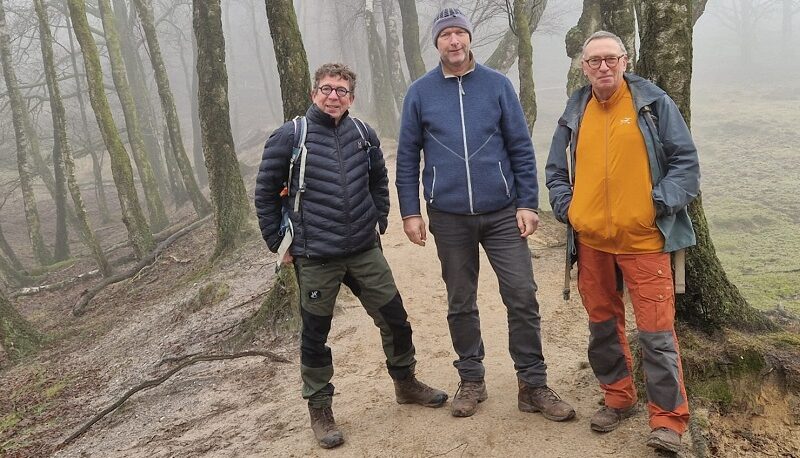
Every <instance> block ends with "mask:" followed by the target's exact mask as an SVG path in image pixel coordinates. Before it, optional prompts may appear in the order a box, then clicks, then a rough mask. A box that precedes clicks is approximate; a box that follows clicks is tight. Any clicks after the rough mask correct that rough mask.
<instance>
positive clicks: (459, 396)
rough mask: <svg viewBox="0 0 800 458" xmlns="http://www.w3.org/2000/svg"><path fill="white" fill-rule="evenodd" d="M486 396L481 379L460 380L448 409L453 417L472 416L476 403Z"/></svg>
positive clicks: (476, 406) (484, 384)
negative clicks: (475, 380) (474, 380)
mask: <svg viewBox="0 0 800 458" xmlns="http://www.w3.org/2000/svg"><path fill="white" fill-rule="evenodd" d="M488 398H489V393H487V392H486V383H485V382H484V381H483V380H481V381H479V382H472V381H469V380H462V381H461V382H460V383H459V384H458V390H457V391H456V395H455V396H453V402H452V403H451V404H450V411H451V413H452V414H453V416H454V417H469V416H472V414H474V413H475V411H476V410H478V403H479V402H483V401H485V400H486V399H488Z"/></svg>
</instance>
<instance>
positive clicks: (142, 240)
mask: <svg viewBox="0 0 800 458" xmlns="http://www.w3.org/2000/svg"><path fill="white" fill-rule="evenodd" d="M67 4H68V5H69V13H70V17H71V19H72V26H73V28H74V30H75V36H76V37H77V38H78V44H80V46H81V50H82V51H83V63H84V67H85V69H86V78H87V80H88V83H89V101H90V102H91V104H92V109H93V110H94V114H95V118H96V120H97V126H98V127H99V128H100V133H101V134H102V135H103V142H104V143H105V145H106V148H107V149H108V154H109V156H110V158H111V174H112V175H113V176H114V183H115V184H116V187H117V196H118V198H119V204H120V208H121V210H122V222H123V223H125V227H126V229H127V230H128V239H129V240H130V242H131V245H132V246H133V251H134V253H135V254H136V257H137V258H141V257H142V256H144V255H145V254H147V253H148V252H149V251H150V250H151V249H153V247H154V246H155V245H154V243H153V234H152V233H151V232H150V228H149V227H148V226H147V221H146V220H145V217H144V214H143V213H142V208H141V206H140V205H139V197H138V196H137V195H136V188H135V187H134V185H133V169H132V168H131V161H130V158H129V157H128V153H127V152H126V151H125V146H124V145H123V144H122V140H121V139H120V137H119V131H118V130H117V127H116V126H115V125H114V118H113V117H112V116H111V107H110V106H109V104H108V99H107V98H106V93H105V88H104V87H103V69H102V67H101V66H100V55H99V53H98V52H97V45H96V44H95V42H94V38H93V37H92V32H91V30H90V29H89V21H88V20H87V19H86V5H85V3H84V2H83V1H81V0H68V1H67Z"/></svg>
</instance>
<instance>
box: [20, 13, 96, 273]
mask: <svg viewBox="0 0 800 458" xmlns="http://www.w3.org/2000/svg"><path fill="white" fill-rule="evenodd" d="M33 2H34V7H35V9H36V16H37V18H38V20H39V40H40V44H41V47H42V62H43V66H44V74H45V79H46V81H47V91H48V93H49V95H50V113H51V115H52V118H53V143H54V144H55V147H54V148H53V149H54V151H58V152H59V153H60V157H61V160H60V161H57V160H55V154H54V162H55V164H56V183H57V184H58V183H59V175H61V176H62V177H63V178H62V179H65V181H66V184H67V187H68V188H69V192H70V195H71V196H72V202H73V204H74V205H75V211H76V214H77V221H78V225H79V228H80V233H81V238H82V240H83V242H84V244H85V245H86V246H87V247H88V248H89V250H91V252H92V255H93V256H94V258H95V260H96V261H97V265H98V267H99V268H100V272H101V273H102V274H103V276H108V275H109V274H110V273H111V267H110V266H109V264H108V260H107V259H106V256H105V254H103V250H102V249H101V248H100V244H99V243H97V238H96V237H95V234H94V231H92V228H91V226H90V225H89V219H88V217H87V215H86V208H85V207H84V205H83V198H82V197H81V191H80V187H79V186H78V181H77V180H76V179H75V163H74V162H73V160H72V150H71V148H70V145H69V142H68V141H67V119H66V114H65V110H64V103H63V102H62V100H61V89H60V88H59V86H58V78H57V77H56V71H55V65H54V63H53V36H52V34H51V32H50V25H49V24H50V22H49V20H48V15H47V10H46V8H45V5H44V0H33ZM59 164H60V166H59ZM64 194H66V190H64Z"/></svg>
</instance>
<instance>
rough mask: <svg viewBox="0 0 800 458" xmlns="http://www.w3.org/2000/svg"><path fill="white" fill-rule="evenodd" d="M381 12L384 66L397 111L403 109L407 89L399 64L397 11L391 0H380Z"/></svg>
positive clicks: (401, 67)
mask: <svg viewBox="0 0 800 458" xmlns="http://www.w3.org/2000/svg"><path fill="white" fill-rule="evenodd" d="M381 12H382V13H383V28H384V32H385V34H386V68H387V70H388V71H389V75H390V77H391V78H390V82H391V83H392V94H393V95H394V101H395V104H397V111H398V112H399V111H401V110H402V109H403V98H404V97H405V95H406V90H407V89H408V82H406V77H405V75H404V74H403V66H402V65H401V64H400V62H401V60H402V59H401V57H400V38H399V37H398V35H397V12H396V11H395V4H394V1H392V0H382V1H381Z"/></svg>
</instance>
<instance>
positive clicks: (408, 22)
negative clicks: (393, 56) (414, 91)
mask: <svg viewBox="0 0 800 458" xmlns="http://www.w3.org/2000/svg"><path fill="white" fill-rule="evenodd" d="M385 1H389V0H385ZM398 3H399V4H400V17H401V19H402V21H403V52H404V53H405V55H406V65H408V74H409V76H410V77H411V81H414V80H416V79H417V78H419V77H420V76H422V75H424V74H425V62H424V61H423V60H422V52H421V51H420V49H419V16H418V15H417V3H416V2H414V1H412V0H398Z"/></svg>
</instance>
